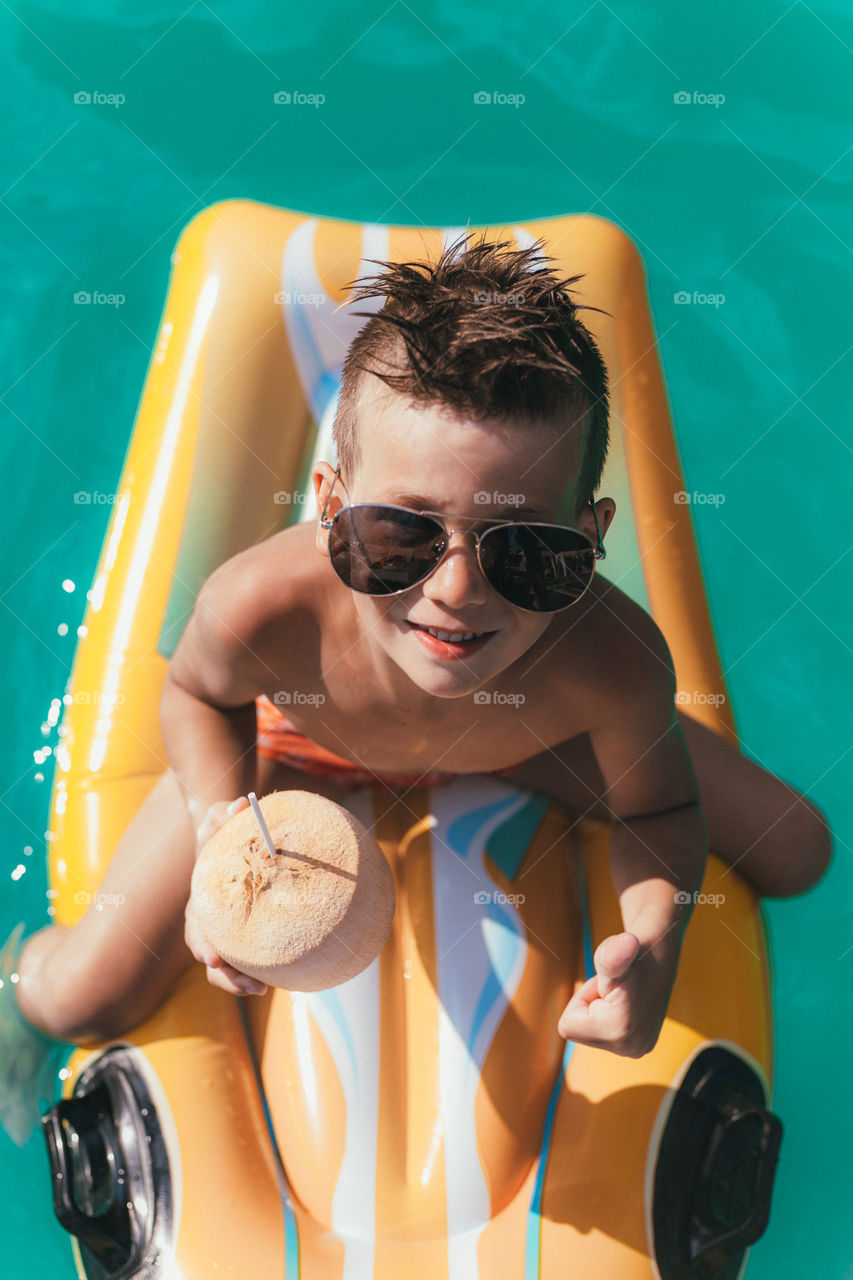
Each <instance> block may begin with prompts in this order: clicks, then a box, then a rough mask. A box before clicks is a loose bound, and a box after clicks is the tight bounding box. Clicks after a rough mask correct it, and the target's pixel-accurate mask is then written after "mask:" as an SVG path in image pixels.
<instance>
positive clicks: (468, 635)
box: [426, 627, 486, 644]
mask: <svg viewBox="0 0 853 1280" xmlns="http://www.w3.org/2000/svg"><path fill="white" fill-rule="evenodd" d="M426 630H427V631H428V632H429V633H430V635H431V636H435V638H436V640H444V641H448V642H450V643H451V644H458V643H459V641H460V640H473V639H474V637H475V636H484V635H485V634H486V633H485V631H435V630H434V629H433V628H432V627H427V628H426Z"/></svg>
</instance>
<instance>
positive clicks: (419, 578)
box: [320, 468, 606, 613]
mask: <svg viewBox="0 0 853 1280" xmlns="http://www.w3.org/2000/svg"><path fill="white" fill-rule="evenodd" d="M339 479H340V468H338V470H337V471H336V472H335V479H334V481H333V482H332V487H331V488H330V490H329V493H328V495H327V497H326V501H325V504H324V506H323V511H322V514H321V516H320V524H321V526H322V527H323V528H324V529H328V530H329V556H330V559H331V562H332V568H333V569H334V570H335V573H336V574H337V575H338V577H339V578H340V580H341V582H343V583H344V584H345V585H346V586H348V587H349V588H351V590H353V591H361V592H364V594H366V595H370V596H393V595H399V594H400V593H401V592H402V591H408V590H410V588H411V587H414V586H417V584H418V583H419V582H425V581H426V579H427V578H428V577H429V576H430V574H432V573H434V572H435V570H436V569H437V568H438V566H439V565H440V564H441V562H442V560H443V559H444V557H445V556H446V555H447V552H448V549H449V547H450V535H451V534H452V533H471V534H472V535H473V537H474V539H475V545H476V549H477V563H478V564H479V566H480V572H481V573H482V575H483V577H484V578H485V579H486V581H487V582H488V583H489V585H490V586H491V587H493V588H494V590H495V591H497V593H498V595H500V596H502V597H503V599H504V600H507V601H509V603H510V604H511V605H513V606H514V607H515V608H516V609H524V610H526V611H527V612H528V613H556V612H557V611H558V610H560V609H568V608H569V606H570V605H573V604H576V603H577V602H578V600H580V598H581V596H582V595H583V594H584V592H585V591H586V589H587V587H588V586H589V584H590V583H591V582H592V576H593V573H594V571H595V561H596V560H603V559H604V557H605V555H606V552H605V550H604V544H603V542H602V538H601V528H600V526H599V523H598V515H597V513H596V510H595V504H594V503H591V504H590V505H591V506H592V513H593V516H594V517H595V529H596V533H597V534H598V546H597V547H595V546H594V545H593V542H592V539H591V538H590V537H589V536H588V535H587V534H585V533H583V532H582V530H580V529H571V528H568V527H567V526H565V525H559V524H544V523H539V522H528V521H524V522H522V521H515V520H502V521H500V522H499V523H495V524H492V525H490V526H489V527H488V528H487V529H484V530H483V532H482V533H476V532H475V531H474V530H473V529H455V528H454V529H449V528H448V527H447V525H446V524H445V519H444V516H443V515H442V513H440V512H434V511H412V510H410V509H409V508H408V507H395V506H390V505H388V504H387V503H380V502H357V503H353V504H352V505H350V506H346V507H342V508H341V509H340V511H338V512H336V513H335V515H334V516H333V517H332V519H331V520H327V519H326V512H327V510H328V506H329V499H330V498H331V496H332V490H333V489H334V487H335V484H336V483H337V481H338V480H339ZM341 484H342V485H343V481H341ZM344 491H346V486H344ZM347 497H349V495H347ZM449 518H451V519H454V520H455V519H462V520H468V521H470V522H472V523H476V522H477V521H476V517H474V516H452V517H449Z"/></svg>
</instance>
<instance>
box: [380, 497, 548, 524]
mask: <svg viewBox="0 0 853 1280" xmlns="http://www.w3.org/2000/svg"><path fill="white" fill-rule="evenodd" d="M385 501H386V502H390V503H391V504H392V505H393V504H394V503H398V504H399V505H400V506H401V507H413V508H414V507H419V508H421V510H423V511H438V510H439V508H438V507H435V506H433V499H432V498H425V497H424V496H423V494H421V493H395V494H393V496H391V497H389V498H386V499H385ZM493 514H494V513H491V514H489V513H486V512H484V513H483V519H484V520H489V519H491V518H492V516H493ZM516 514H518V515H522V514H525V515H544V514H545V513H544V512H543V510H542V508H541V507H533V506H529V505H520V506H515V505H512V506H510V505H509V504H507V505H506V506H505V507H504V508H503V509H502V511H501V515H500V518H501V519H507V518H511V517H512V516H513V515H516Z"/></svg>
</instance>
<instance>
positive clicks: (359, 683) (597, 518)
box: [0, 237, 830, 1134]
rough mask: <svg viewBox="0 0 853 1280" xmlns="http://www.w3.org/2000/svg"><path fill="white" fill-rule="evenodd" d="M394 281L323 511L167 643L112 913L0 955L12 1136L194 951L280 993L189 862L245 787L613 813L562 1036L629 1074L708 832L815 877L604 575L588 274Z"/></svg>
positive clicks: (789, 811) (765, 860)
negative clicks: (453, 793) (202, 906)
mask: <svg viewBox="0 0 853 1280" xmlns="http://www.w3.org/2000/svg"><path fill="white" fill-rule="evenodd" d="M466 240H467V237H466ZM382 265H383V266H385V267H387V271H386V272H385V273H384V274H383V275H381V276H379V277H377V278H376V279H375V280H373V281H368V282H366V283H364V284H363V285H362V287H361V288H360V289H359V290H357V291H356V293H355V295H354V297H355V298H356V299H363V298H367V297H383V298H384V299H385V304H384V307H383V309H382V310H381V311H380V312H378V313H376V314H373V313H370V317H371V318H370V319H369V320H368V323H367V324H366V325H365V326H364V328H363V329H362V330H361V331H360V333H359V334H358V336H357V337H356V339H355V340H354V342H353V343H352V345H351V348H350V351H349V353H348V356H347V360H346V363H345V366H344V370H343V378H342V387H341V399H340V406H339V410H338V416H337V420H336V424H335V440H336V444H337V449H338V457H339V467H338V469H337V470H334V469H333V468H332V467H331V466H330V465H329V464H328V463H320V464H319V465H318V466H317V467H316V469H315V471H314V473H313V483H314V486H315V492H316V496H317V502H318V509H319V510H320V512H321V513H322V515H321V519H320V520H319V521H315V522H313V523H310V524H302V525H297V526H295V527H291V528H288V529H286V530H284V531H282V532H281V533H278V534H276V535H274V536H273V537H271V538H269V539H267V540H266V541H264V542H262V543H260V544H259V545H256V546H253V547H250V548H248V549H247V550H245V551H243V552H241V553H240V554H239V555H237V556H234V557H233V558H232V559H231V560H229V561H227V562H226V563H225V564H224V565H222V566H220V568H219V569H217V570H216V572H215V573H213V574H212V575H211V576H210V578H209V579H208V580H207V581H206V583H205V584H204V586H203V588H202V590H201V592H200V595H199V598H198V601H197V603H196V607H195V610H194V612H193V615H192V617H191V619H190V621H189V623H188V625H187V628H186V630H185V633H184V635H183V637H182V639H181V641H180V644H179V646H178V648H177V650H176V652H175V654H174V657H173V660H172V663H171V666H170V670H169V673H168V678H167V681H166V684H165V688H164V692H163V697H162V704H161V723H162V729H163V736H164V741H165V744H166V748H167V752H168V756H169V761H170V764H171V769H170V770H169V771H167V772H166V773H165V774H164V776H163V777H162V779H161V780H160V781H159V783H158V784H157V785H156V786H155V787H154V789H153V790H152V792H151V794H150V795H149V797H148V799H147V800H146V802H145V804H144V805H143V806H142V807H141V809H140V810H139V812H138V813H137V814H136V815H135V816H134V818H133V819H132V821H131V822H130V824H129V826H128V828H127V831H126V832H125V835H124V836H123V838H122V841H121V843H120V844H119V846H118V849H117V850H116V853H115V855H114V858H113V861H112V863H111V865H110V868H109V871H108V873H107V875H106V877H105V881H104V884H103V886H102V889H103V891H104V892H107V893H114V894H121V895H123V900H124V904H125V905H124V906H123V907H122V909H121V912H115V913H112V912H111V913H106V912H103V913H96V912H95V911H94V910H92V909H90V910H89V911H88V912H87V913H86V915H85V916H84V918H83V919H82V920H81V922H80V923H79V924H78V925H77V926H76V927H75V928H74V929H63V928H60V927H59V926H49V927H48V928H46V929H43V930H41V931H40V932H38V933H36V934H35V935H34V936H33V937H32V938H30V939H29V940H28V941H27V943H26V946H25V947H24V949H23V951H22V953H21V955H20V957H17V958H16V957H15V955H14V946H11V947H7V952H8V954H7V959H6V968H7V973H8V972H9V970H10V968H11V966H12V964H13V963H16V966H17V971H18V981H17V986H16V988H15V990H16V993H17V997H18V1005H19V1008H18V1009H14V1008H13V1007H12V1005H11V1003H10V1002H11V994H12V988H11V986H10V984H9V983H6V990H5V991H4V992H3V993H2V995H3V996H4V997H5V999H6V1012H5V1015H4V1014H3V1010H2V1001H0V1017H3V1016H5V1017H6V1020H7V1025H9V1026H11V1021H10V1020H11V1018H12V1017H14V1018H15V1019H17V1021H16V1023H15V1026H16V1027H17V1034H18V1035H19V1037H26V1036H27V1035H29V1041H28V1044H29V1048H28V1050H27V1052H26V1053H23V1052H22V1054H21V1055H19V1061H21V1062H24V1061H26V1062H27V1063H28V1068H27V1071H26V1072H25V1073H23V1074H26V1075H27V1076H28V1077H29V1082H30V1091H29V1094H27V1093H26V1091H25V1090H24V1087H23V1082H22V1081H21V1079H20V1075H21V1074H22V1073H21V1072H20V1071H19V1073H18V1076H19V1078H18V1079H17V1080H15V1079H14V1078H13V1075H9V1076H7V1079H6V1081H5V1084H4V1083H3V1082H2V1081H0V1110H2V1112H3V1115H4V1119H5V1122H6V1123H7V1125H8V1126H9V1127H10V1129H13V1130H15V1129H16V1128H17V1132H23V1133H24V1134H25V1132H26V1128H27V1123H31V1122H32V1119H34V1118H35V1117H34V1103H35V1101H36V1098H37V1094H36V1093H35V1092H33V1090H34V1088H35V1085H36V1084H37V1083H38V1082H39V1081H40V1079H43V1078H44V1076H45V1072H46V1070H47V1066H46V1065H45V1064H49V1061H50V1054H51V1053H52V1052H53V1050H52V1048H51V1045H52V1042H51V1040H50V1039H48V1037H58V1038H64V1039H69V1040H73V1041H76V1042H81V1043H85V1042H88V1041H94V1040H100V1039H108V1038H113V1037H116V1036H118V1035H121V1034H122V1033H123V1032H125V1031H126V1030H128V1029H129V1028H130V1027H132V1026H134V1025H136V1024H138V1023H139V1022H141V1021H142V1020H143V1019H144V1018H146V1017H147V1016H148V1015H149V1014H150V1013H151V1012H152V1011H153V1010H154V1009H155V1008H156V1006H157V1005H158V1004H159V1003H160V1001H161V1000H162V999H163V997H164V996H165V994H166V993H167V991H168V989H169V987H170V986H171V984H172V982H173V981H174V979H175V977H176V976H177V975H178V974H179V973H180V972H181V970H182V969H183V968H184V967H185V966H186V965H187V964H188V963H190V962H191V961H192V959H193V957H194V958H195V959H196V960H199V961H200V962H202V963H204V964H205V965H206V966H207V969H208V978H209V980H210V981H211V982H212V983H214V984H215V985H217V986H220V987H222V988H223V989H224V990H226V991H230V992H235V993H240V994H247V993H253V992H257V993H262V992H263V990H264V988H263V987H262V986H261V985H260V984H258V983H256V982H254V981H253V980H252V979H251V978H248V977H247V976H246V975H243V974H240V973H239V972H237V971H236V970H234V969H233V968H231V967H230V966H228V965H227V964H225V963H224V962H223V960H222V959H221V957H219V956H218V955H216V953H215V952H214V951H213V950H212V948H211V946H210V944H209V943H208V942H207V940H206V939H205V938H204V936H203V935H202V933H201V930H200V929H199V926H198V922H197V920H196V918H195V914H194V911H193V907H192V902H189V903H188V901H187V899H188V895H189V884H190V876H191V872H192V867H193V863H194V860H195V857H196V856H197V854H198V851H199V849H200V848H201V847H202V845H203V844H204V842H205V840H206V839H208V838H209V836H210V835H211V834H212V833H213V831H214V830H216V829H217V827H218V826H219V825H220V824H221V823H222V821H223V820H224V819H225V818H226V817H227V815H228V814H229V813H230V812H233V811H234V809H235V808H236V807H239V806H240V805H245V804H246V803H247V802H246V800H245V796H246V794H247V792H249V791H250V790H253V789H254V790H255V791H257V792H258V793H259V794H265V793H267V792H270V791H273V790H278V789H284V788H288V787H295V788H302V789H306V788H307V789H312V790H315V791H318V792H320V793H321V794H324V795H327V796H329V797H330V798H331V799H334V800H336V801H337V802H338V803H341V804H343V805H344V806H346V802H347V793H348V792H347V788H348V785H349V784H350V783H351V782H352V781H353V780H354V779H359V780H363V779H365V778H366V779H369V780H374V781H376V782H377V784H378V785H380V786H382V787H385V788H387V793H388V795H389V797H390V799H389V803H394V802H395V795H396V794H397V793H398V792H399V791H402V792H403V797H404V794H405V789H406V788H407V787H408V786H410V785H412V780H413V779H417V778H424V779H426V780H427V781H431V780H433V778H434V775H435V774H436V771H438V775H439V778H441V777H444V776H447V775H448V774H451V775H452V774H465V773H481V772H482V773H490V772H499V773H501V774H502V775H503V776H506V777H508V778H510V779H511V780H512V781H514V782H515V783H516V784H517V785H519V786H521V787H528V788H530V789H531V790H535V791H539V792H542V793H543V794H546V795H548V796H551V797H553V798H554V799H556V800H557V801H558V802H560V803H561V804H563V805H564V806H565V807H566V808H568V809H569V810H570V811H571V812H572V813H574V814H578V813H580V814H590V815H592V816H594V817H602V818H606V819H608V820H610V821H612V822H613V823H614V831H613V838H612V844H611V867H612V873H613V878H614V884H615V887H616V890H617V892H618V894H619V901H620V907H621V912H622V920H623V925H624V931H623V932H622V933H620V934H617V935H615V936H614V937H611V938H607V939H605V940H604V941H603V942H601V944H600V945H599V947H598V949H597V951H596V954H595V970H596V972H595V976H594V977H593V978H591V979H590V980H589V981H587V982H586V983H585V984H584V986H583V987H582V988H581V989H580V990H579V991H578V992H577V993H576V994H575V995H574V996H573V998H572V1000H571V1001H570V1002H569V1004H568V1005H567V1007H566V1009H565V1010H564V1012H563V1014H562V1016H561V1018H560V1022H559V1031H560V1033H561V1034H562V1035H563V1036H565V1037H567V1038H570V1039H572V1040H576V1041H582V1042H584V1043H586V1044H591V1045H595V1046H599V1047H602V1048H606V1049H608V1050H610V1051H612V1052H614V1053H617V1054H624V1055H628V1056H632V1057H637V1056H640V1055H642V1054H644V1053H647V1052H648V1051H649V1050H650V1049H651V1048H652V1047H653V1046H654V1044H655V1042H656V1040H657V1037H658V1033H659V1031H660V1027H661V1024H662V1022H663V1018H664V1016H665V1013H666V1008H667V1002H668V999H669V995H670V992H671V989H672V985H673V981H674V978H675V974H676V969H677V964H678V957H679V951H680V947H681V941H682V938H683V934H684V930H685V928H686V925H687V922H688V918H689V913H690V902H689V901H688V902H687V903H684V902H683V898H684V897H685V896H687V897H688V898H692V891H693V890H694V889H696V888H698V886H699V885H700V883H701V878H702V873H703V868H704V863H705V857H706V850H707V842H708V838H710V843H711V847H712V848H713V849H714V851H715V852H716V853H717V854H719V855H720V856H721V857H723V858H725V859H727V860H728V861H729V862H730V863H731V864H732V866H736V867H737V869H738V871H739V872H740V874H742V875H744V876H745V877H746V878H747V879H748V880H750V881H751V883H752V884H753V885H754V887H755V888H756V889H757V890H758V891H759V892H762V893H765V894H770V895H786V894H791V893H798V892H802V891H803V890H804V889H806V888H808V887H809V886H810V885H811V884H813V883H815V882H816V880H818V879H819V878H820V876H821V875H822V874H823V872H824V871H825V869H826V866H827V864H828V860H829V852H830V840H829V835H828V831H827V827H826V824H825V822H824V820H823V818H822V816H821V814H820V813H819V812H818V811H817V810H816V809H815V808H814V806H813V805H811V804H810V803H809V802H807V801H806V800H805V799H804V798H803V797H802V796H800V795H798V793H796V792H794V791H793V790H792V789H791V788H789V787H787V786H786V785H785V784H784V783H782V782H780V781H779V780H778V779H775V778H773V777H772V775H770V774H768V773H767V772H766V771H764V770H762V769H760V768H759V767H758V766H757V765H755V764H753V763H751V762H749V761H748V760H746V759H744V758H743V757H742V756H741V755H740V754H739V753H738V752H737V751H736V750H735V749H734V748H732V747H731V746H729V745H728V744H727V743H725V742H724V741H723V740H722V739H721V738H719V737H718V736H716V735H714V734H713V733H711V732H710V731H708V730H706V729H704V728H703V727H702V726H700V725H699V724H697V723H696V722H694V721H692V720H691V719H690V718H689V717H688V716H686V715H683V714H676V711H675V708H674V705H673V697H674V692H675V684H674V677H673V671H672V662H671V659H670V655H669V651H668V648H667V645H666V642H665V640H664V637H663V636H662V634H661V632H660V630H659V629H658V627H657V626H656V625H655V623H654V622H653V621H652V619H651V618H650V617H649V616H648V615H647V614H646V613H645V612H644V611H643V610H642V609H641V608H640V607H639V606H637V605H636V604H634V603H633V602H632V601H631V600H630V599H629V598H628V597H627V596H625V595H624V594H623V593H622V592H621V591H620V590H619V589H618V588H617V587H616V586H614V585H613V584H611V583H609V582H607V581H606V579H604V578H603V577H602V576H600V575H599V574H596V573H595V572H594V568H595V560H596V557H601V555H602V553H603V543H604V539H605V537H606V533H607V529H608V527H609V525H610V523H611V521H612V519H613V516H614V512H615V504H614V503H613V501H612V499H610V498H606V497H605V498H599V499H595V496H594V495H595V491H596V488H597V486H598V483H599V481H600V478H601V474H602V470H603V467H604V462H605V458H606V453H607V444H608V428H607V406H608V391H607V375H606V370H605V368H604V364H603V361H602V359H601V356H600V354H599V352H598V349H597V347H596V345H595V343H594V341H593V340H592V338H591V336H590V335H589V333H588V332H587V331H586V329H585V328H584V326H583V325H582V324H581V323H580V320H579V319H578V316H577V313H576V308H575V305H574V304H573V303H572V301H571V298H570V296H569V293H568V292H567V287H568V286H569V285H571V284H573V283H574V279H573V280H569V281H560V280H558V279H557V278H556V276H555V275H554V272H553V270H552V269H551V268H548V267H547V266H545V265H544V259H543V258H542V256H541V246H540V245H536V246H533V247H532V248H529V249H525V250H521V251H514V250H512V249H511V248H510V247H509V246H508V245H505V244H492V243H489V242H487V241H486V240H485V238H481V240H480V242H479V243H478V244H474V245H469V244H467V243H466V244H464V245H459V244H458V243H457V245H454V246H452V247H451V248H450V249H448V250H446V251H445V252H444V253H443V254H442V255H441V258H440V259H439V261H438V262H437V263H435V264H429V263H424V264H391V263H388V264H382ZM576 278H577V277H575V279H576ZM362 314H364V313H362ZM282 690H291V691H294V690H295V691H298V692H299V693H300V694H302V695H306V696H303V697H301V698H300V700H299V702H298V703H294V704H292V705H294V706H295V707H297V708H298V709H297V710H295V711H294V714H295V715H296V719H297V721H298V724H295V725H291V726H290V728H289V732H290V735H291V739H293V738H295V739H296V740H297V741H298V740H299V739H300V735H302V741H305V742H307V744H308V746H309V747H310V746H311V743H315V744H318V745H317V746H315V747H314V751H315V752H320V753H321V754H323V751H324V749H325V756H326V762H327V767H326V768H325V770H324V771H323V772H322V773H320V774H315V775H313V776H310V777H308V778H306V776H305V772H304V769H305V767H306V766H305V764H304V760H303V758H302V757H301V756H300V755H299V754H298V753H295V752H294V751H293V750H290V751H289V752H288V751H282V752H276V751H275V750H274V749H269V748H267V749H265V750H262V749H260V748H259V746H258V742H257V737H258V714H259V713H260V712H261V705H259V704H258V702H257V701H256V700H257V699H259V698H266V699H270V700H271V701H272V702H273V704H274V703H275V695H276V693H278V692H279V691H282ZM311 694H316V695H318V696H317V697H314V698H312V697H311V696H310V695H311ZM319 695H322V697H320V696H319ZM484 695H489V697H488V699H486V698H485V696H484ZM498 695H500V696H498ZM513 695H515V696H513ZM518 695H523V699H524V701H523V703H520V701H519V697H518ZM266 706H267V708H268V709H267V710H266V712H265V714H266V715H267V716H269V714H270V709H269V704H268V703H267V704H266ZM273 736H274V734H273ZM341 757H342V759H340V758H341ZM336 758H338V766H337V769H335V767H334V761H335V759H336ZM329 761H331V762H332V763H331V764H329ZM347 762H349V763H347ZM354 768H355V770H356V772H354V773H353V772H351V771H352V770H353V769H354ZM359 769H360V770H361V771H362V772H361V773H359V772H358V770H359ZM348 771H350V772H348ZM233 797H238V798H239V799H237V800H236V801H234V800H233ZM399 802H400V803H402V802H403V800H402V799H401V800H400V801H399ZM16 942H17V938H13V943H16ZM4 976H5V975H4V974H3V973H2V972H0V978H2V977H4ZM21 1015H24V1016H23V1017H22V1016H21ZM26 1020H28V1022H27V1021H26ZM35 1028H38V1029H40V1030H41V1032H43V1033H46V1035H41V1036H40V1035H39V1034H38V1031H36V1030H34V1029H35ZM2 1034H3V1032H2V1029H0V1035H2ZM9 1038H10V1040H11V1039H13V1038H14V1037H13V1035H12V1032H11V1031H10V1032H9ZM39 1054H41V1065H39ZM28 1055H29V1056H28ZM27 1108H29V1111H28V1110H27ZM31 1112H32V1116H31V1118H30V1119H29V1120H28V1117H30V1113H31Z"/></svg>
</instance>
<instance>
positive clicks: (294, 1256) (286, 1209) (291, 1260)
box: [237, 997, 300, 1280]
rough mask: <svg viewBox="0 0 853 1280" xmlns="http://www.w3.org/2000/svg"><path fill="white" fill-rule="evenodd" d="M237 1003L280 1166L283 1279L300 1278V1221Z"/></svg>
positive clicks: (245, 1020) (242, 1001) (246, 1020)
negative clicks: (292, 1200) (297, 1217)
mask: <svg viewBox="0 0 853 1280" xmlns="http://www.w3.org/2000/svg"><path fill="white" fill-rule="evenodd" d="M237 1005H238V1008H239V1010H240V1021H241V1023H242V1024H243V1037H244V1039H245V1041H246V1048H247V1050H248V1053H249V1061H250V1062H251V1064H252V1072H253V1074H254V1077H255V1084H256V1085H257V1088H258V1094H259V1096H260V1099H261V1106H262V1107H263V1112H264V1119H265V1120H266V1122H267V1130H268V1132H269V1135H270V1142H271V1143H272V1149H273V1155H274V1156H275V1160H276V1165H277V1166H278V1191H279V1197H280V1199H281V1208H282V1212H283V1214H284V1280H300V1270H299V1225H298V1223H297V1221H296V1215H295V1214H294V1212H293V1209H292V1208H291V1206H290V1185H289V1183H288V1181H287V1175H286V1174H285V1171H284V1162H283V1160H282V1158H281V1152H280V1151H279V1149H278V1142H277V1140H276V1136H275V1128H274V1126H273V1122H272V1116H271V1115H270V1109H269V1106H268V1105H267V1095H266V1091H265V1089H264V1082H263V1079H262V1077H261V1069H260V1065H259V1063H258V1059H257V1056H256V1054H255V1045H254V1041H253V1040H252V1035H251V1030H250V1027H249V1017H248V1014H247V1012H246V1003H245V999H242V998H240V997H238V998H237Z"/></svg>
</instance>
